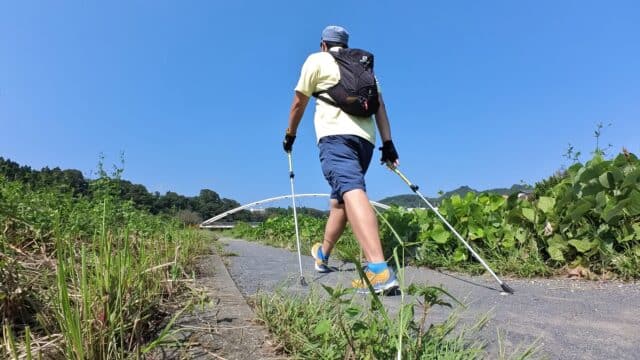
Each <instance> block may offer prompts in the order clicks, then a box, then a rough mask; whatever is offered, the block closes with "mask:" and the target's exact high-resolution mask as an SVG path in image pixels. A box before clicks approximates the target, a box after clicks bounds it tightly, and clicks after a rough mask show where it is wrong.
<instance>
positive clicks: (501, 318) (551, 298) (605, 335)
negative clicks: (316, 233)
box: [221, 239, 640, 359]
mask: <svg viewBox="0 0 640 360" xmlns="http://www.w3.org/2000/svg"><path fill="white" fill-rule="evenodd" d="M221 241H222V242H223V243H224V244H225V246H226V249H225V250H226V251H227V252H229V253H233V254H234V255H235V256H230V257H227V260H228V263H227V268H228V270H229V273H230V274H231V277H232V278H233V280H234V281H235V283H236V285H237V287H238V289H239V290H240V292H241V293H242V294H243V295H244V296H245V297H249V296H252V295H254V294H256V292H258V291H266V292H271V291H274V290H276V289H277V288H279V287H283V286H285V287H287V288H288V289H290V290H292V291H300V292H306V291H308V289H309V287H302V286H300V285H299V278H300V270H299V266H298V255H297V253H295V252H290V251H288V250H283V249H278V248H272V247H269V246H264V245H261V244H257V243H253V242H247V241H243V240H237V239H222V240H221ZM302 253H303V257H302V266H303V274H304V277H305V280H306V281H307V283H309V284H310V285H311V286H314V284H320V283H322V284H327V285H331V286H334V285H337V284H338V283H340V284H343V285H344V286H349V284H350V281H351V280H352V279H353V278H354V277H355V276H357V273H356V272H355V267H354V266H353V265H352V264H344V263H342V262H340V261H334V260H333V259H331V262H330V265H333V266H336V267H338V268H339V269H340V271H336V272H332V273H329V274H318V273H316V272H315V271H314V270H313V259H312V258H311V256H308V254H309V249H303V251H302ZM406 279H407V282H408V283H423V284H429V285H435V286H440V285H442V286H443V287H444V288H445V289H446V290H447V291H449V292H450V293H451V294H452V295H453V296H455V297H456V298H457V299H459V300H461V301H462V302H463V303H465V304H466V305H467V306H466V308H464V309H463V308H458V309H457V310H458V311H460V317H461V323H462V324H472V323H474V322H475V321H476V320H477V319H479V318H481V317H482V316H484V315H487V314H488V315H489V321H488V322H487V324H486V325H485V327H484V328H483V329H482V330H481V331H480V332H479V333H478V334H476V336H477V337H478V339H479V340H481V341H483V342H484V343H485V344H486V351H487V358H497V356H498V352H499V348H500V347H502V349H505V350H506V352H507V354H509V353H514V352H515V351H516V350H517V349H520V350H522V349H524V348H526V347H528V346H529V345H531V344H533V343H534V342H536V343H537V344H538V345H539V346H540V350H539V351H538V354H537V356H536V357H538V358H548V359H640V283H638V282H635V283H629V282H626V283H625V282H617V281H607V282H595V281H588V280H574V279H534V280H530V279H526V280H525V279H508V278H503V279H502V280H503V281H505V282H506V283H507V284H509V286H511V287H512V288H513V289H514V290H515V294H514V295H507V294H505V293H502V291H501V289H500V286H499V285H498V283H497V282H496V281H495V280H494V279H493V278H492V277H487V276H477V277H472V276H468V275H462V274H453V273H442V272H438V271H433V270H428V269H422V268H412V267H407V268H406ZM362 296H367V295H362ZM400 298H401V297H400V296H386V297H385V299H384V303H385V306H387V307H388V308H389V309H390V311H393V310H394V309H397V308H398V306H399V304H400ZM451 311H452V310H451V309H448V308H444V307H438V308H436V309H434V310H433V311H432V313H430V317H431V321H432V322H437V321H442V320H444V319H445V318H446V317H447V316H448V315H449V313H450V312H451ZM499 332H500V334H501V340H500V342H501V345H499V341H498V333H499Z"/></svg>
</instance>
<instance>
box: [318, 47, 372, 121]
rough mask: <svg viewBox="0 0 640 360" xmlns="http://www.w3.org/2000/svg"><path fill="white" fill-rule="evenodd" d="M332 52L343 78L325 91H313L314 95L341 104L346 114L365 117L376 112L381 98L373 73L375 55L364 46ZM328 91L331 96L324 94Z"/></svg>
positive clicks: (339, 105)
mask: <svg viewBox="0 0 640 360" xmlns="http://www.w3.org/2000/svg"><path fill="white" fill-rule="evenodd" d="M329 53H330V54H331V55H332V56H333V58H334V59H335V60H336V62H337V63H338V67H339V68H340V81H339V82H338V83H337V84H336V85H334V86H332V87H331V88H329V89H327V90H325V91H318V92H315V93H313V96H315V97H316V98H317V99H318V100H322V101H324V102H326V103H327V104H330V105H333V106H337V107H339V108H340V109H342V111H344V112H346V113H347V114H351V115H355V116H363V117H364V116H371V115H373V114H375V113H376V112H377V111H378V108H379V107H380V101H379V100H378V85H377V84H376V78H375V76H374V75H373V54H371V53H370V52H368V51H365V50H361V49H340V50H339V51H337V52H336V51H329ZM325 93H326V94H328V95H329V96H331V99H330V98H328V97H326V96H322V94H325ZM332 99H333V100H332Z"/></svg>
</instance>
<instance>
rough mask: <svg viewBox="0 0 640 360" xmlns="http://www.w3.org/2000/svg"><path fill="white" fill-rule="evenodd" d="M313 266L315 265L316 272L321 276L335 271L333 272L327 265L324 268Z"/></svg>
mask: <svg viewBox="0 0 640 360" xmlns="http://www.w3.org/2000/svg"><path fill="white" fill-rule="evenodd" d="M313 265H314V267H315V268H316V271H317V272H319V273H321V274H324V273H328V272H331V271H333V270H331V268H330V267H328V266H326V265H325V266H324V267H323V266H318V264H313Z"/></svg>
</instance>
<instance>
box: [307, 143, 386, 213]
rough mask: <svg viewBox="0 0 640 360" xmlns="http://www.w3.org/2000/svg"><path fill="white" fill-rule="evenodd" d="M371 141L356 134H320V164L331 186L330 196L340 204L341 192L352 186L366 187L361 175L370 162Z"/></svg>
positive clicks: (351, 188)
mask: <svg viewBox="0 0 640 360" xmlns="http://www.w3.org/2000/svg"><path fill="white" fill-rule="evenodd" d="M373 147H374V146H373V144H372V143H370V142H368V141H367V140H365V139H363V138H361V137H359V136H356V135H330V136H325V137H322V138H320V141H319V142H318V148H319V149H320V165H321V166H322V173H323V174H324V177H325V179H327V181H328V182H329V185H330V186H331V198H332V199H336V200H338V203H340V204H342V203H343V202H344V200H343V199H342V195H343V194H344V193H345V192H347V191H349V190H355V189H362V190H364V191H366V190H367V188H366V186H365V183H364V175H365V173H366V172H367V169H368V168H369V164H370V163H371V156H372V155H373Z"/></svg>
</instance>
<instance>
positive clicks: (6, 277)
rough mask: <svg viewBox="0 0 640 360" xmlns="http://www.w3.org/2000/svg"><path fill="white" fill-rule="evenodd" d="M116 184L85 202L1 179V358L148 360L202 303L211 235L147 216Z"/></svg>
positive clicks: (89, 192) (61, 189)
mask: <svg viewBox="0 0 640 360" xmlns="http://www.w3.org/2000/svg"><path fill="white" fill-rule="evenodd" d="M116 180H117V179H114V178H111V177H109V176H107V175H106V174H105V173H104V172H102V174H101V176H100V178H98V179H96V180H93V181H91V182H90V183H89V184H88V187H87V189H86V192H85V193H78V192H75V191H74V189H73V188H72V187H70V186H66V185H65V184H64V182H61V183H58V184H56V185H55V186H34V184H30V183H26V182H23V181H19V180H15V181H10V180H8V179H7V178H6V177H4V176H2V175H0V327H1V328H2V337H1V338H0V358H3V359H32V358H33V359H40V358H44V359H78V360H80V359H129V358H142V357H144V354H146V353H147V352H149V351H151V350H152V349H153V348H154V347H156V346H157V345H158V344H159V343H160V342H161V341H162V339H163V337H164V336H165V335H167V334H168V333H169V330H170V328H171V319H172V316H174V315H175V314H178V313H180V311H182V310H184V309H186V308H188V307H189V306H190V305H191V304H193V303H194V302H195V301H197V299H198V296H199V293H197V292H196V291H195V290H193V289H191V287H190V286H189V284H190V279H193V276H194V274H193V269H194V267H193V261H194V259H195V257H196V255H197V254H202V253H204V252H205V251H207V244H208V243H210V239H209V236H210V235H209V234H207V233H205V232H201V231H199V230H195V229H189V228H186V227H185V225H184V224H183V223H182V222H181V221H179V220H178V219H176V218H175V217H169V216H159V215H152V214H150V213H149V212H148V211H146V210H143V209H140V208H139V207H138V206H136V204H135V203H134V202H133V201H131V200H125V199H123V198H122V197H121V196H120V194H121V188H120V187H119V185H120V183H121V182H120V181H116Z"/></svg>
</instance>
